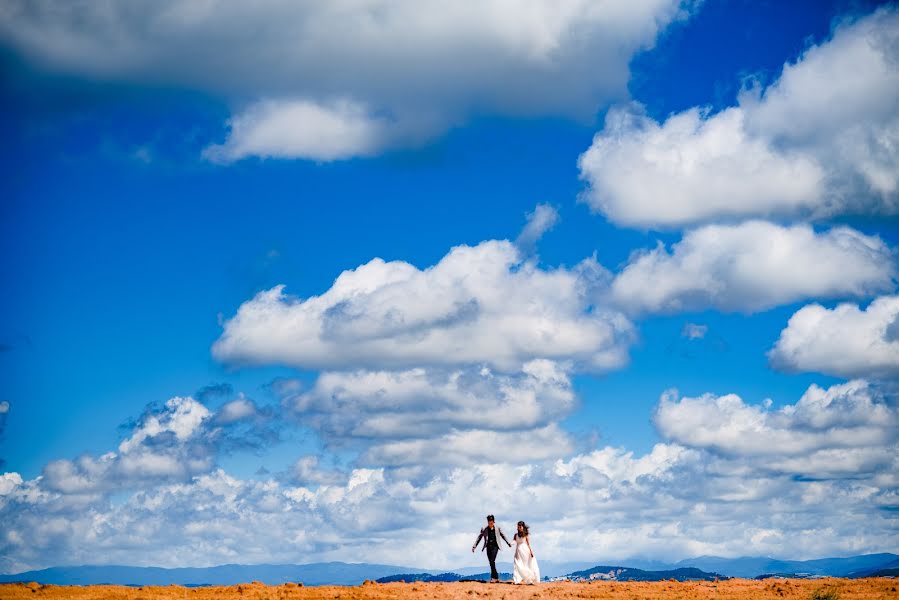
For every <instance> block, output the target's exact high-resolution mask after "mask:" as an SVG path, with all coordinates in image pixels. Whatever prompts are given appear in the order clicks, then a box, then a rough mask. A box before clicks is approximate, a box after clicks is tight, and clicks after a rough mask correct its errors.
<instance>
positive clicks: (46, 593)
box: [0, 578, 899, 600]
mask: <svg viewBox="0 0 899 600" xmlns="http://www.w3.org/2000/svg"><path fill="white" fill-rule="evenodd" d="M897 586H899V580H895V579H882V578H869V579H834V578H827V579H818V580H800V579H794V580H783V579H779V580H772V579H769V580H764V581H753V580H747V579H731V580H728V581H721V582H717V583H712V582H687V583H679V582H675V581H654V582H640V583H625V582H614V581H600V582H590V583H572V582H560V583H543V584H540V585H530V586H515V585H512V584H504V583H499V584H487V583H463V582H459V583H385V584H378V583H368V582H367V583H365V584H364V585H361V586H357V587H340V586H322V587H303V586H300V585H297V584H285V585H279V586H267V585H264V584H261V583H251V584H243V585H233V586H224V587H203V588H185V587H181V586H174V585H173V586H167V587H143V588H132V587H124V586H114V585H109V586H105V585H96V586H84V587H79V586H57V585H40V584H37V583H29V584H4V585H0V600H26V599H28V600H38V599H40V600H111V599H113V598H115V599H123V600H231V599H232V598H233V599H240V600H307V599H308V600H324V599H325V598H327V599H332V598H335V599H336V598H344V599H345V600H351V599H352V600H367V599H369V598H370V599H372V600H387V599H397V600H400V599H402V600H405V599H406V598H409V599H415V598H455V599H458V600H462V599H465V600H469V599H470V600H473V599H475V598H478V599H481V598H484V599H493V598H496V599H504V600H518V599H522V600H523V599H525V598H543V599H550V598H602V599H608V600H639V599H642V598H646V599H651V600H677V599H684V600H692V599H696V598H711V599H718V598H734V599H736V600H763V599H765V598H772V599H777V600H781V599H801V600H814V599H815V598H816V597H817V598H821V597H822V595H823V594H827V593H828V592H835V593H836V595H824V596H823V598H829V599H830V600H836V599H837V598H838V599H839V600H869V599H875V598H885V599H893V600H899V592H897V591H896V590H897Z"/></svg>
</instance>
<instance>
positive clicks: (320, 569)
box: [0, 552, 899, 586]
mask: <svg viewBox="0 0 899 600" xmlns="http://www.w3.org/2000/svg"><path fill="white" fill-rule="evenodd" d="M546 564H547V567H548V569H546V570H544V574H545V575H548V576H550V577H553V576H558V575H573V574H575V573H577V572H583V571H590V570H592V569H597V568H600V567H598V566H594V567H589V568H578V569H574V568H571V567H574V566H579V567H580V566H582V565H589V564H593V565H606V564H617V565H621V566H615V567H608V568H614V569H630V570H632V571H635V572H636V571H644V572H661V571H675V570H677V569H689V568H694V569H698V570H699V571H703V572H705V573H707V574H711V575H714V574H720V575H722V576H726V577H746V578H753V577H758V576H760V575H765V574H773V573H776V574H785V575H791V574H792V575H799V574H805V575H812V576H827V575H829V576H835V577H865V576H868V575H871V574H873V573H876V572H878V571H881V570H884V569H893V568H896V567H897V565H899V555H897V554H892V553H888V552H882V553H877V554H863V555H857V556H848V557H832V558H819V559H812V560H806V561H796V560H784V559H774V558H770V557H762V556H756V557H752V556H744V557H737V558H723V557H716V556H699V557H696V558H691V559H684V560H681V561H678V562H676V563H672V564H668V563H662V562H657V561H653V560H645V559H638V558H634V559H629V560H624V561H612V562H609V561H603V562H600V561H597V562H595V563H590V562H587V561H578V562H565V563H556V562H553V561H547V563H546ZM650 565H651V568H647V567H650ZM499 566H500V568H501V569H502V570H506V569H507V567H505V565H499ZM565 568H571V570H570V571H567V572H565V573H562V571H563V570H564V569H565ZM603 568H605V567H603ZM481 572H483V567H465V568H460V569H453V570H450V571H447V570H445V569H439V570H435V569H421V568H418V567H410V566H399V565H384V564H374V563H345V562H340V561H330V562H317V563H305V564H280V565H276V564H260V565H241V564H227V565H217V566H214V567H177V568H165V567H133V566H125V565H75V566H62V567H49V568H46V569H39V570H32V571H24V572H21V573H12V574H5V575H0V583H11V582H17V581H26V582H28V581H36V582H38V583H44V584H56V585H96V584H104V583H106V584H118V585H173V584H174V585H185V586H197V585H236V584H238V583H249V582H250V581H261V582H263V583H266V584H269V585H278V584H281V583H287V582H302V583H304V584H305V585H328V584H330V585H359V584H360V583H362V582H363V581H365V580H366V579H371V580H377V579H381V578H384V577H390V576H395V575H408V574H428V575H441V574H447V573H456V574H460V575H461V576H463V577H464V576H465V575H469V576H470V574H472V573H481Z"/></svg>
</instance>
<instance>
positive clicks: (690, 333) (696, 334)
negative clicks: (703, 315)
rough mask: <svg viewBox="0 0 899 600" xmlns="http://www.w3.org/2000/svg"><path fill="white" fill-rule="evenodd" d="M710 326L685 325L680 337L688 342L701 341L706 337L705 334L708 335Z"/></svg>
mask: <svg viewBox="0 0 899 600" xmlns="http://www.w3.org/2000/svg"><path fill="white" fill-rule="evenodd" d="M708 331H709V326H708V325H699V324H697V323H684V327H683V329H681V332H680V335H681V337H685V338H687V339H688V340H701V339H703V338H704V337H705V334H706V333H708Z"/></svg>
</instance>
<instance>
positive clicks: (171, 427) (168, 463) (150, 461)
mask: <svg viewBox="0 0 899 600" xmlns="http://www.w3.org/2000/svg"><path fill="white" fill-rule="evenodd" d="M255 415H257V412H256V410H255V407H254V405H253V404H252V402H250V401H249V400H247V399H245V398H243V397H241V398H238V399H237V400H234V401H232V402H228V403H226V404H224V405H223V406H222V407H221V408H220V409H219V410H218V411H211V410H209V409H208V408H207V407H206V406H204V405H203V404H201V403H199V402H197V401H196V400H194V399H193V398H190V397H185V398H182V397H174V398H171V399H169V400H168V401H166V402H165V404H164V405H163V406H161V407H150V408H149V409H148V410H147V411H146V412H145V413H144V414H143V415H142V416H141V417H140V419H139V420H138V421H137V423H136V424H135V425H134V427H133V429H132V430H131V432H130V435H129V436H128V437H126V438H125V439H124V440H122V441H121V443H120V444H119V445H118V448H116V450H114V451H110V452H107V453H105V454H102V455H100V456H92V455H89V454H85V455H82V456H80V457H78V458H76V459H75V460H68V459H59V460H53V461H50V462H49V463H47V464H46V465H45V467H44V469H43V472H42V475H41V487H42V489H45V490H49V491H53V492H58V493H62V494H66V495H70V496H90V495H96V494H99V493H103V492H109V491H113V490H117V489H123V488H125V489H139V488H141V487H143V486H147V485H153V484H156V483H160V482H171V481H188V480H190V478H191V477H193V476H196V475H198V474H201V473H206V472H208V471H210V470H211V469H212V468H213V467H214V465H215V461H216V458H217V457H218V456H219V455H221V454H223V453H227V452H231V451H233V450H236V449H247V448H248V447H253V446H260V445H262V444H264V443H268V442H270V441H273V440H274V439H276V438H275V436H274V430H272V429H270V428H268V427H267V426H266V423H265V422H255V423H252V424H250V426H244V425H245V422H246V421H247V420H248V419H250V418H251V417H253V416H255ZM263 421H264V420H263Z"/></svg>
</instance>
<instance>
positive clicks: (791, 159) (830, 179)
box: [579, 6, 899, 228]
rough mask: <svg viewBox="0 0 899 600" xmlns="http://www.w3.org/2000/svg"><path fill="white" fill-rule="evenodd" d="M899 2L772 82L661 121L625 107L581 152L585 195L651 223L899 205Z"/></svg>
mask: <svg viewBox="0 0 899 600" xmlns="http://www.w3.org/2000/svg"><path fill="white" fill-rule="evenodd" d="M897 87H899V10H897V9H896V7H894V6H893V7H890V6H888V7H884V8H881V9H879V10H877V11H876V12H875V13H873V14H871V15H869V16H867V17H865V18H863V19H860V20H858V21H856V22H847V23H843V24H841V25H839V26H838V27H837V28H836V30H835V31H834V33H833V36H832V39H830V40H828V41H826V42H825V43H823V44H821V45H819V46H815V47H812V48H810V49H809V50H807V51H806V52H805V53H804V54H803V55H802V56H801V57H800V58H799V60H798V61H797V62H796V63H794V64H787V65H785V66H784V68H783V71H782V73H781V75H780V77H779V79H778V80H777V81H775V82H774V83H773V84H772V85H770V86H769V87H767V88H762V86H760V85H756V86H754V87H752V88H751V89H747V90H746V91H745V92H744V93H743V94H741V97H740V100H739V105H738V106H734V107H730V108H727V109H725V110H722V111H720V112H717V113H710V112H709V111H708V110H706V109H701V108H692V109H689V110H686V111H684V112H682V113H678V114H675V115H672V116H671V117H669V118H668V119H667V120H666V121H665V122H664V123H658V122H656V121H654V120H653V119H651V118H649V117H648V116H646V115H645V114H644V113H643V112H642V110H641V108H640V107H639V106H630V107H623V108H617V109H615V110H612V111H610V112H609V114H608V115H607V119H606V124H605V128H604V129H603V130H602V131H600V132H599V133H598V134H597V135H596V137H595V138H594V140H593V144H592V145H591V147H590V148H589V149H588V150H587V151H586V152H585V153H584V154H583V155H582V156H581V157H580V161H579V165H580V169H581V176H582V178H583V179H585V180H586V181H587V182H588V184H589V189H588V190H587V192H586V193H585V194H584V199H585V200H586V201H587V202H588V203H589V205H590V206H591V207H592V208H593V209H594V210H596V211H598V212H601V213H602V214H604V215H605V216H606V217H607V218H609V219H610V220H611V221H613V222H615V223H619V224H623V225H628V226H634V227H646V228H667V227H680V226H683V225H686V224H690V223H697V222H703V221H710V220H717V219H738V218H745V217H787V218H789V217H796V216H800V217H812V218H815V217H823V216H829V215H834V214H844V213H875V214H882V213H885V214H895V213H896V212H897V211H899V96H897V94H896V93H895V91H894V90H895V89H896V88H897Z"/></svg>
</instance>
